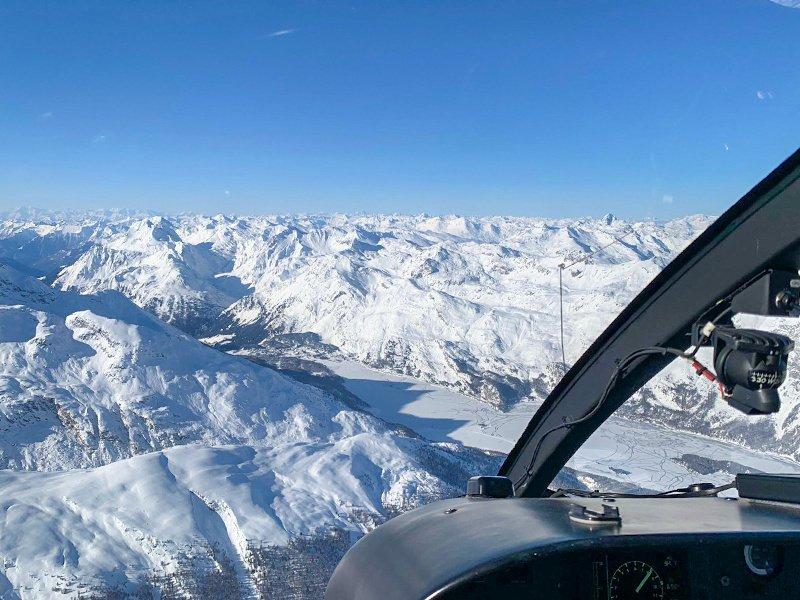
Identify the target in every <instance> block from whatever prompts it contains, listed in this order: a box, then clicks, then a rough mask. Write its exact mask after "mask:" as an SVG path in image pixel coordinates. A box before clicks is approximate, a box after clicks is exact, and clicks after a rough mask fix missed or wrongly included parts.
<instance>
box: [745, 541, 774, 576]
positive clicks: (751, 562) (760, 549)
mask: <svg viewBox="0 0 800 600" xmlns="http://www.w3.org/2000/svg"><path fill="white" fill-rule="evenodd" d="M744 562H745V563H747V568H748V569H750V571H751V572H752V573H754V574H756V575H759V576H761V577H769V576H770V575H774V574H775V573H777V572H778V571H779V570H780V568H781V566H782V564H783V549H782V548H781V547H780V546H758V545H752V546H751V545H747V546H745V547H744Z"/></svg>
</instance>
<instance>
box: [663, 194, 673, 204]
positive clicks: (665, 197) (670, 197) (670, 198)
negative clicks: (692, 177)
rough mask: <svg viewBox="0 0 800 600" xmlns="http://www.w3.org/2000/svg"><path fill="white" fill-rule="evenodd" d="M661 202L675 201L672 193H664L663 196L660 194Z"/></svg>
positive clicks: (669, 202)
mask: <svg viewBox="0 0 800 600" xmlns="http://www.w3.org/2000/svg"><path fill="white" fill-rule="evenodd" d="M661 202H663V203H664V204H672V203H673V202H675V196H673V195H672V194H664V195H663V196H661Z"/></svg>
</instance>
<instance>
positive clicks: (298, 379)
mask: <svg viewBox="0 0 800 600" xmlns="http://www.w3.org/2000/svg"><path fill="white" fill-rule="evenodd" d="M711 220H712V219H711V218H710V217H704V216H693V217H685V218H681V219H676V220H674V221H669V222H655V221H643V222H628V221H623V220H620V219H616V218H614V217H613V216H611V215H608V216H606V217H603V218H601V219H580V220H563V221H547V220H542V219H533V218H515V217H486V218H464V217H455V216H450V217H429V216H399V215H384V216H341V215H334V216H263V217H230V216H223V215H218V216H214V217H207V216H200V215H177V216H170V217H164V216H158V215H149V214H136V213H129V212H102V213H95V212H67V213H47V212H40V211H32V210H21V211H15V212H14V213H8V214H6V215H4V216H3V217H2V220H1V221H0V434H1V435H0V469H3V470H2V471H0V507H2V510H4V511H5V514H6V519H5V521H2V520H0V558H2V560H3V563H2V564H3V569H2V571H0V598H5V597H9V598H14V597H17V596H20V597H25V598H28V597H40V596H45V597H46V596H64V597H74V596H76V595H78V594H80V593H84V594H87V595H88V594H96V595H100V596H101V597H104V596H103V595H104V594H105V595H112V596H113V595H114V594H122V595H133V594H139V595H140V596H141V597H151V595H152V592H153V591H154V590H159V593H161V594H162V597H172V596H171V595H174V596H175V597H200V596H205V597H209V596H213V597H217V596H219V595H221V593H222V592H221V591H220V590H227V591H226V593H229V594H230V597H237V598H238V597H265V598H288V599H291V598H319V597H320V589H321V586H322V585H324V581H325V577H326V576H327V574H328V573H329V572H330V569H331V568H332V566H333V564H335V562H336V560H337V559H338V557H339V556H341V554H342V552H344V550H345V549H346V548H347V547H348V546H349V545H350V543H352V541H353V539H355V537H356V536H358V535H360V533H362V532H363V531H366V530H368V529H369V528H371V527H373V526H374V525H375V524H377V523H379V522H381V521H382V520H384V519H385V518H387V517H389V516H391V515H392V514H394V513H396V512H397V511H402V510H407V509H408V508H411V507H413V506H416V505H419V504H420V503H423V502H427V501H430V500H432V499H435V498H439V497H443V496H447V495H453V494H457V493H460V492H461V490H462V489H463V485H464V482H465V481H466V478H467V477H468V476H469V475H471V474H475V473H478V472H492V471H494V470H496V468H497V465H498V464H499V461H500V459H501V457H500V456H498V455H497V454H496V453H490V452H486V451H482V450H480V449H479V448H480V447H481V444H480V443H476V444H475V445H476V446H478V447H479V448H469V447H466V446H463V445H461V444H459V443H454V442H450V441H443V440H442V439H439V440H438V441H433V440H430V439H426V438H424V437H422V436H421V435H419V434H418V432H416V431H415V420H414V418H410V417H409V418H405V417H404V418H403V419H397V420H393V419H391V418H386V417H384V418H378V417H376V416H375V414H381V415H385V414H390V413H391V411H388V409H387V411H388V412H387V411H384V412H381V411H376V410H374V408H373V407H370V406H369V403H368V402H365V401H366V400H369V399H368V398H365V397H361V396H358V395H357V394H355V393H354V392H353V391H352V390H353V389H356V390H357V389H358V386H357V385H356V386H355V387H354V386H352V385H351V386H349V387H348V386H346V385H343V384H342V383H341V378H340V377H338V376H337V375H335V374H334V372H333V371H331V370H330V369H328V368H327V367H326V366H325V365H326V364H331V361H333V362H336V361H341V364H344V361H349V364H353V365H359V364H360V365H362V366H364V367H370V368H372V369H373V370H377V371H382V372H384V373H386V381H387V385H389V386H397V385H401V384H400V383H397V382H401V381H402V382H405V381H406V380H407V379H408V378H409V377H410V378H414V379H415V380H421V381H424V382H427V384H426V385H434V386H441V387H442V388H446V389H448V390H451V391H452V392H453V393H459V394H462V395H463V396H461V397H462V398H466V397H468V398H469V399H471V401H473V402H475V401H479V402H481V403H483V404H481V406H486V407H487V411H489V412H487V413H486V414H490V413H491V415H503V414H512V413H513V414H514V418H515V419H517V422H519V423H520V424H523V425H524V420H525V418H526V415H528V414H530V412H532V411H533V410H534V409H535V406H536V405H537V404H538V402H539V401H540V400H541V399H542V398H544V397H545V396H546V394H547V393H548V391H549V390H550V389H551V387H552V386H553V385H554V383H555V382H556V381H557V379H558V377H559V376H560V374H561V373H562V372H563V365H562V364H561V349H560V344H559V319H558V315H559V283H558V282H559V277H558V275H559V265H560V264H564V263H566V264H570V263H571V262H572V261H574V260H575V259H578V258H582V257H585V255H586V253H592V252H595V251H597V250H599V249H602V250H601V251H599V252H595V253H594V254H592V256H591V257H590V258H588V259H586V260H582V261H580V262H577V263H576V264H572V265H571V266H569V267H568V268H566V269H565V270H564V271H563V284H564V287H563V293H564V296H563V297H564V313H565V340H566V348H565V354H566V358H567V362H568V363H569V362H572V361H574V360H575V359H576V358H577V357H578V356H579V354H580V352H582V350H583V349H584V348H585V347H586V346H588V344H589V343H590V342H591V340H592V339H593V338H594V337H595V336H596V335H597V334H598V333H599V332H600V331H601V329H602V328H603V327H604V326H605V325H606V324H607V323H608V322H609V321H610V320H611V319H612V318H613V317H614V316H615V315H616V314H617V313H618V312H619V310H620V309H621V308H622V307H623V306H624V305H625V304H626V303H627V302H628V301H629V300H630V299H631V298H632V297H633V295H635V293H636V292H638V290H640V289H641V288H642V287H644V285H645V284H646V283H647V282H648V281H649V280H650V279H651V278H652V277H653V276H654V275H655V274H656V273H657V272H658V271H659V270H660V269H661V268H663V266H664V265H665V264H667V262H669V260H670V259H671V258H672V257H673V256H674V255H675V254H676V253H677V252H678V251H680V250H681V249H682V248H683V247H684V246H685V245H686V244H687V243H688V242H689V241H690V240H692V239H693V238H694V237H695V236H696V235H698V234H699V233H700V232H701V231H702V230H703V229H704V228H705V227H706V226H707V225H708V224H709V223H710V222H711ZM778 327H779V328H781V329H783V330H784V331H787V330H788V331H789V332H790V333H794V334H795V335H796V336H800V328H798V327H797V326H796V325H795V324H793V323H787V322H782V323H779V324H778ZM245 357H249V359H248V358H245ZM373 372H374V371H373ZM798 375H800V369H798V362H797V361H796V360H794V358H793V360H792V364H791V371H790V377H791V378H792V380H791V381H790V382H789V383H788V385H787V393H785V394H784V397H785V403H784V409H783V410H782V412H781V413H780V414H779V415H777V416H776V417H767V418H763V419H757V420H746V419H745V418H743V417H742V416H740V415H739V414H738V413H736V412H735V411H733V410H731V409H730V408H728V407H727V406H725V405H724V404H722V403H720V402H719V400H718V398H717V397H716V395H715V393H714V391H713V390H711V389H710V388H707V387H704V386H703V383H702V382H698V380H697V379H696V378H695V377H693V376H692V375H691V374H690V373H688V372H687V370H686V369H685V365H673V366H671V367H670V369H668V371H667V373H666V374H665V376H664V377H661V378H660V379H658V380H657V381H654V382H652V384H651V385H649V386H648V387H647V388H646V389H645V390H643V391H642V392H641V393H640V394H639V395H638V396H637V397H636V398H635V399H634V400H632V401H631V402H629V403H628V404H627V405H626V406H625V407H623V409H622V410H621V411H620V412H621V415H622V416H623V417H626V418H628V419H630V420H636V421H640V422H641V421H644V422H646V423H648V425H647V426H648V427H653V426H655V427H658V428H660V430H662V431H667V430H669V431H676V430H678V431H679V430H683V431H692V432H696V433H697V432H699V433H703V434H706V435H708V436H712V437H715V438H718V439H722V440H732V441H734V442H736V443H738V444H740V445H743V446H748V447H750V448H753V449H756V450H758V451H759V452H761V451H769V452H777V453H782V454H784V455H789V456H794V457H795V458H798V455H797V451H796V446H797V444H796V441H797V439H798V435H800V434H798V433H797V432H798V429H799V428H800V408H798V403H797V399H800V385H798V383H795V382H797V381H798V379H797V376H798ZM398 377H403V378H406V379H402V380H400V379H392V378H398ZM393 381H394V382H395V383H392V382H393ZM402 385H406V384H405V383H403V384H402ZM392 389H396V388H392ZM428 405H430V402H429V403H428ZM462 405H463V404H462ZM434 408H435V407H434ZM426 410H427V409H426ZM472 412H476V411H474V410H473V411H472ZM373 413H374V414H373ZM436 414H437V415H438V414H439V413H436ZM443 416H447V417H448V418H449V419H451V420H453V423H454V425H453V428H455V427H458V423H460V422H461V421H458V418H460V416H458V417H456V415H450V416H448V415H443ZM495 418H496V416H492V417H491V419H495ZM437 419H439V420H442V416H437ZM429 424H430V423H428V425H429ZM426 427H427V425H426ZM515 427H517V426H516V425H515ZM615 427H616V429H615V430H614V432H611V433H608V432H607V433H606V434H604V435H607V436H608V435H612V434H613V436H619V435H623V436H624V435H625V433H624V430H625V427H623V426H621V425H619V424H617V425H615ZM419 429H420V431H423V430H424V431H426V432H427V431H434V430H435V427H433V428H432V429H431V428H429V429H423V428H422V427H420V428H419ZM620 431H622V433H619V432H620ZM601 437H602V436H601ZM444 439H453V438H452V437H445V438H444ZM460 439H469V438H468V437H464V438H460ZM614 439H618V438H614ZM665 439H675V438H672V437H667V438H665ZM483 447H484V448H487V447H489V446H483ZM491 447H492V448H494V447H495V446H491ZM503 447H505V446H503ZM703 447H704V446H703V444H702V443H699V444H694V445H693V448H703ZM715 448H716V450H714V452H715V453H716V454H715V456H716V457H717V458H715V460H713V461H708V460H705V459H704V458H703V457H698V456H695V454H696V453H697V452H698V451H697V450H693V451H692V453H691V454H686V453H684V452H681V451H680V449H677V448H676V453H675V455H674V456H671V457H670V459H671V461H672V462H671V463H670V464H672V465H673V467H674V469H673V470H675V469H677V470H678V471H680V470H681V469H683V468H684V467H683V466H682V465H684V464H686V465H688V466H686V469H688V471H686V472H687V473H689V474H692V473H695V474H697V476H698V478H699V477H700V475H702V476H703V477H706V476H711V477H712V478H713V473H714V472H715V470H718V471H719V472H720V473H721V474H724V475H725V476H726V477H727V476H728V474H729V472H730V470H731V468H732V467H730V465H728V466H725V464H726V463H725V461H724V460H718V458H719V455H720V452H723V450H724V449H723V450H720V448H721V447H720V446H719V445H717V446H715ZM659 451H660V449H658V448H655V449H653V452H654V453H655V455H657V454H658V452H659ZM723 453H724V452H723ZM741 456H745V458H744V459H743V458H737V459H736V460H737V461H740V460H745V459H746V457H747V455H746V453H745V454H742V455H741ZM737 457H739V455H737ZM656 460H661V459H659V458H658V457H657V458H656ZM590 463H591V460H587V459H582V461H581V462H580V465H581V468H586V469H588V470H589V471H591V464H590ZM706 463H708V464H706ZM711 463H713V464H712V465H711V466H710V467H709V466H708V465H709V464H711ZM737 464H738V463H737ZM587 465H589V466H587ZM676 465H677V466H676ZM698 465H701V466H698ZM709 469H710V470H709ZM625 473H628V471H623V470H619V469H617V470H614V469H612V470H608V469H607V468H604V469H599V470H597V471H593V472H592V477H593V479H592V481H595V482H600V481H602V485H604V486H609V485H618V486H622V487H625V486H627V487H628V488H630V489H634V488H636V486H637V485H641V484H640V483H637V481H636V480H635V475H631V474H630V473H629V475H630V477H628V476H626V475H625ZM615 474H617V475H618V476H617V475H615ZM609 475H611V476H614V477H616V481H613V480H612V479H610V478H609ZM719 477H722V475H719ZM561 478H562V481H563V482H564V483H566V484H569V485H572V486H579V485H581V482H585V481H587V478H586V477H584V476H582V475H581V473H575V472H572V471H565V472H563V473H562V475H561ZM23 531H25V532H33V533H30V534H25V535H23V534H22V533H21V532H23ZM287 573H302V574H303V576H302V577H298V578H295V579H293V578H292V577H290V576H287V575H286V574H287ZM3 594H6V595H5V596H4V595H3Z"/></svg>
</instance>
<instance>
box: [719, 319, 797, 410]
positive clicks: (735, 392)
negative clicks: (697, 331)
mask: <svg viewBox="0 0 800 600" xmlns="http://www.w3.org/2000/svg"><path fill="white" fill-rule="evenodd" d="M710 342H711V345H712V346H713V348H714V370H715V371H716V376H717V381H718V382H719V383H720V384H721V386H722V389H723V397H724V398H725V400H726V401H727V402H728V403H729V404H730V405H731V406H733V407H735V408H737V409H739V410H741V411H742V412H744V413H746V414H760V415H764V414H771V413H775V412H778V410H779V409H780V406H781V402H780V397H779V396H778V387H780V385H781V384H782V383H783V382H784V380H785V379H786V358H787V356H788V355H789V352H791V351H792V349H793V348H794V342H793V341H792V340H791V339H790V338H788V337H786V336H785V335H780V334H777V333H769V332H766V331H757V330H755V329H737V328H735V327H728V326H720V327H716V328H714V330H713V331H712V332H711V338H710Z"/></svg>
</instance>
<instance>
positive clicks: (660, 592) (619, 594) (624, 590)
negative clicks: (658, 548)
mask: <svg viewBox="0 0 800 600" xmlns="http://www.w3.org/2000/svg"><path fill="white" fill-rule="evenodd" d="M609 591H610V594H609V597H610V598H611V600H629V599H633V598H635V599H637V600H648V599H650V598H652V599H653V600H661V599H662V598H663V597H664V582H663V581H662V579H661V577H660V576H659V574H658V573H656V570H655V569H654V568H653V567H651V566H650V565H648V564H647V563H645V562H642V561H640V560H630V561H628V562H626V563H623V564H621V565H620V566H619V567H617V570H616V571H614V574H613V575H612V576H611V586H610V590H609Z"/></svg>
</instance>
